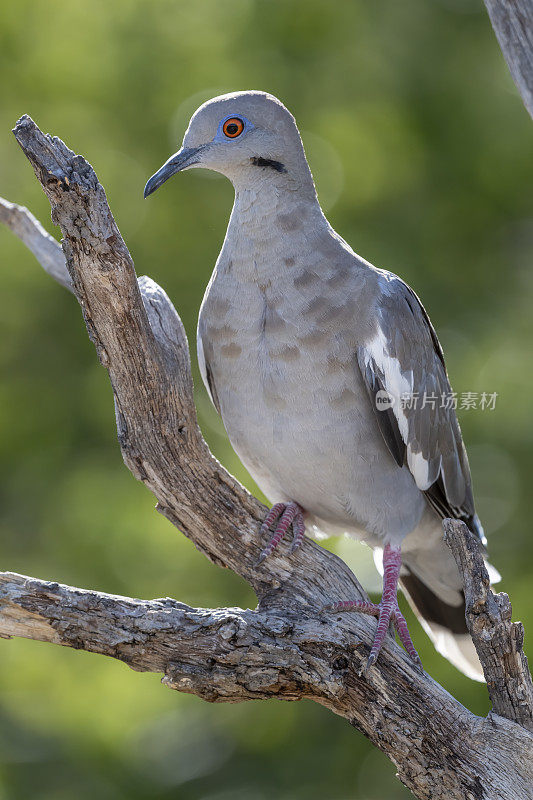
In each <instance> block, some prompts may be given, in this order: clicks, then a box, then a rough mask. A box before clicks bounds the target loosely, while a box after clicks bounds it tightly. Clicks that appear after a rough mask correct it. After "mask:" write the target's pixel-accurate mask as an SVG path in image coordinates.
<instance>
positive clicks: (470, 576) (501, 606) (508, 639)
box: [444, 519, 533, 731]
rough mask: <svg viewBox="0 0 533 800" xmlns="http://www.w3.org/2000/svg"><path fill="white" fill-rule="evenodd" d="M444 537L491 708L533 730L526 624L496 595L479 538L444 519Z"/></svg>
mask: <svg viewBox="0 0 533 800" xmlns="http://www.w3.org/2000/svg"><path fill="white" fill-rule="evenodd" d="M444 531H445V538H446V542H447V544H448V545H449V547H450V548H451V551H452V553H453V555H454V558H455V561H456V562H457V566H458V567H459V571H460V572H461V575H463V580H464V592H465V601H466V622H467V625H468V630H469V632H470V635H471V636H472V640H473V642H474V645H475V647H476V650H477V654H478V656H479V660H480V661H481V664H482V666H483V672H484V675H485V679H486V681H487V688H488V690H489V695H490V699H491V701H492V707H493V708H494V711H495V712H496V713H497V714H501V715H502V717H506V718H507V719H512V720H514V721H515V722H518V724H519V725H523V726H524V728H527V729H528V730H530V731H533V684H532V682H531V675H530V673H529V667H528V663H527V658H526V656H525V654H524V651H523V649H522V647H523V645H524V628H523V626H522V623H521V622H512V621H511V615H512V613H513V609H512V607H511V603H510V601H509V597H508V595H506V594H504V593H503V592H501V593H500V594H495V593H494V592H493V591H492V589H491V587H490V579H489V575H488V572H487V568H486V567H485V563H484V561H483V556H482V555H481V551H480V547H479V541H478V540H477V539H476V538H475V537H474V535H473V534H472V533H471V532H470V531H469V530H468V528H467V526H466V525H465V524H464V522H460V521H459V520H454V519H446V520H444Z"/></svg>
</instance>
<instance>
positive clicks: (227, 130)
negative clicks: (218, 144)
mask: <svg viewBox="0 0 533 800" xmlns="http://www.w3.org/2000/svg"><path fill="white" fill-rule="evenodd" d="M222 130H223V131H224V134H225V136H227V137H228V138H229V139H236V138H237V136H240V135H241V133H242V132H243V130H244V122H243V121H242V119H239V117H230V119H227V120H226V121H225V123H224V125H223V126H222Z"/></svg>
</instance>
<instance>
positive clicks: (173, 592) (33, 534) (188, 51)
mask: <svg viewBox="0 0 533 800" xmlns="http://www.w3.org/2000/svg"><path fill="white" fill-rule="evenodd" d="M0 69H1V73H0V97H1V103H0V194H1V195H3V196H4V197H6V198H8V199H9V200H12V201H15V202H18V203H22V204H24V205H26V206H28V208H30V209H31V210H32V211H33V213H34V214H35V215H36V216H37V217H38V218H39V219H40V220H41V221H42V222H43V224H45V225H46V227H47V228H48V229H49V230H50V232H52V233H53V234H54V235H56V236H59V232H58V231H57V230H56V229H54V227H53V226H52V224H51V223H50V213H49V206H48V203H47V201H46V198H45V197H44V195H43V194H42V192H41V190H40V187H39V186H38V184H37V182H36V181H35V179H34V177H33V174H32V172H31V168H30V167H29V165H28V163H27V162H26V160H25V159H24V157H23V155H22V154H21V152H20V151H19V149H18V147H17V145H16V142H15V141H14V139H13V137H12V136H11V134H10V129H11V128H12V126H13V124H14V122H15V121H16V119H17V118H18V117H19V116H20V115H21V114H23V113H28V114H30V115H31V116H32V117H33V118H34V119H35V120H36V122H37V123H38V124H39V125H40V127H41V128H43V129H44V130H46V131H50V132H51V133H54V134H56V135H58V136H60V137H61V138H62V139H64V140H65V142H66V143H67V144H68V145H69V146H70V147H71V148H72V149H74V150H75V151H76V152H79V153H82V154H83V155H85V156H86V157H87V158H88V159H89V161H90V162H91V163H92V164H93V166H94V168H95V169H96V171H97V173H98V175H99V178H100V180H101V181H102V183H103V184H104V186H105V188H106V191H107V194H108V197H109V200H110V203H111V207H112V209H113V212H114V214H115V216H116V219H117V222H118V224H119V226H120V228H121V231H122V234H123V235H124V237H125V239H126V241H127V243H128V246H129V248H130V251H131V253H132V255H133V257H134V259H135V262H136V266H137V271H138V273H139V274H142V273H147V274H149V275H150V276H151V277H153V278H154V279H155V280H156V281H158V282H159V283H160V284H161V285H162V286H163V287H164V288H165V289H166V290H167V292H168V293H169V295H170V296H171V298H172V299H173V300H174V302H175V304H176V306H177V308H178V310H179V312H180V314H181V316H182V318H183V321H184V323H185V326H186V328H187V331H188V334H189V338H190V341H191V344H192V345H193V346H192V348H191V349H192V350H193V351H194V344H193V343H194V339H195V322H196V316H197V311H198V307H199V305H200V302H201V298H202V294H203V291H204V287H205V285H206V283H207V281H208V279H209V276H210V272H211V269H212V266H213V264H214V262H215V259H216V256H217V253H218V250H219V248H220V244H221V241H222V239H223V236H224V231H225V226H226V222H227V218H228V216H229V211H230V208H231V202H232V189H231V186H230V185H229V184H228V183H227V182H226V181H224V180H223V179H220V178H216V177H212V176H208V175H206V174H204V173H200V172H199V171H193V172H192V173H187V174H183V175H181V176H179V177H178V178H176V179H174V180H173V181H171V182H170V183H169V184H167V185H166V186H165V187H164V188H163V189H162V190H160V191H159V192H158V193H157V194H156V195H155V196H154V197H153V198H150V200H149V201H148V202H144V201H143V199H142V189H143V186H144V182H145V180H146V179H147V178H148V177H149V175H150V174H151V173H153V172H154V171H155V170H156V169H157V168H158V167H159V166H160V164H161V163H162V162H163V161H164V160H165V159H166V158H167V157H168V156H169V155H170V154H171V153H172V152H174V151H175V150H176V149H177V148H178V146H179V144H180V141H181V137H182V135H183V131H184V129H185V127H186V124H187V122H188V118H189V116H190V114H191V113H192V112H193V111H194V110H195V108H196V107H197V105H199V104H200V102H203V100H205V99H207V98H208V97H210V96H213V95H215V94H219V93H221V92H225V91H231V90H235V89H249V88H258V89H265V90H268V91H270V92H272V93H274V94H276V95H277V96H279V97H280V98H281V99H282V100H283V101H284V102H285V103H286V105H287V106H288V107H289V108H290V109H291V110H292V111H293V113H294V114H295V116H296V118H297V120H298V122H299V125H300V128H301V130H302V134H303V138H304V143H305V145H306V148H307V151H308V155H309V160H310V162H311V167H312V169H313V171H314V174H315V178H316V181H317V186H318V190H319V194H320V197H321V199H322V200H323V205H324V207H325V209H326V212H327V213H328V216H329V218H330V220H331V222H332V224H333V226H334V227H335V228H336V229H337V230H338V231H339V232H340V233H341V234H342V235H343V236H344V237H345V238H346V239H347V240H348V241H349V242H350V243H351V244H352V246H353V247H354V249H356V250H357V251H358V252H359V253H360V254H361V255H363V256H364V257H366V258H368V259H369V260H370V261H372V262H373V263H375V264H376V265H378V266H383V267H386V268H388V269H391V270H393V271H395V272H397V273H398V274H400V275H401V276H402V277H403V278H405V279H406V280H407V281H408V282H409V283H410V284H411V285H412V286H413V288H414V289H415V290H416V291H417V292H418V294H419V295H420V296H421V297H422V299H423V301H424V302H425V305H426V307H427V308H428V311H429V312H430V314H431V316H432V319H433V322H434V323H435V325H436V327H437V330H438V332H439V335H440V337H441V340H442V343H443V345H444V349H445V352H446V355H447V361H448V368H449V372H450V375H451V378H452V383H453V385H454V388H455V389H456V390H457V391H458V392H463V391H473V392H482V391H487V392H498V400H497V403H496V408H495V410H494V411H479V410H478V411H472V410H471V411H464V412H462V413H460V419H461V424H462V427H463V433H464V436H465V439H466V442H467V445H468V449H469V454H470V460H471V465H472V470H473V475H474V482H475V489H476V497H477V503H478V507H479V512H480V516H481V518H482V520H483V522H484V524H485V527H486V530H487V533H488V536H489V546H490V551H491V556H492V560H493V561H494V563H495V564H496V565H497V566H498V568H499V569H500V571H501V572H502V574H503V577H504V580H503V583H502V587H503V588H504V589H505V590H507V591H509V592H510V594H511V599H512V601H513V607H514V615H515V618H517V619H522V620H523V621H524V623H525V625H526V633H528V634H529V637H531V636H533V612H532V610H531V605H530V596H531V595H530V584H531V577H530V576H531V571H532V563H533V541H532V538H531V532H530V525H529V520H528V507H527V495H528V494H529V491H530V490H528V488H527V487H528V486H529V480H530V474H531V458H532V456H531V451H532V444H533V442H532V426H531V422H530V405H531V403H530V398H529V392H532V391H533V379H532V378H531V371H530V366H531V359H530V342H531V334H532V328H531V306H532V301H533V273H532V271H531V254H532V251H533V224H532V219H531V214H532V202H531V184H532V180H533V158H532V156H533V152H532V141H531V120H530V119H529V118H528V116H527V114H526V112H525V110H524V108H523V106H522V104H521V101H520V99H519V97H518V95H517V92H516V90H515V88H514V85H513V84H512V82H511V79H510V77H509V75H508V73H507V70H506V67H505V64H504V62H503V59H502V56H501V53H500V50H499V48H498V45H497V42H496V39H495V37H494V35H493V32H492V30H491V28H490V24H489V21H488V18H487V16H486V14H485V11H484V8H483V4H482V3H481V0H404V2H401V3H398V2H397V0H379V2H370V3H369V2H365V0H352V1H351V2H348V1H346V2H340V0H334V2H326V0H197V2H194V3H193V2H190V1H189V2H184V0H174V2H171V0H114V2H103V0H93V1H92V2H91V3H87V2H82V0H68V2H67V1H66V0H63V1H61V0H47V2H44V0H41V1H39V0H4V2H3V3H2V4H1V7H0ZM0 248H1V250H0V253H1V268H2V292H1V295H0V304H1V312H0V319H1V320H2V335H1V336H0V362H1V370H2V381H1V384H0V429H1V430H0V453H1V458H0V464H1V467H0V469H1V480H0V495H1V513H0V526H1V529H0V535H1V543H2V552H3V561H2V568H3V569H6V570H13V571H17V572H21V573H24V574H28V575H35V576H38V577H41V578H47V579H51V580H58V581H61V582H64V583H71V584H74V585H79V586H83V587H87V588H94V589H100V590H103V591H107V592H112V593H116V594H127V595H132V596H139V597H160V596H173V597H177V598H178V599H180V600H182V601H184V602H187V603H190V604H191V605H198V606H217V605H242V606H248V605H250V606H253V604H254V598H253V596H252V594H251V592H250V590H249V588H248V587H247V586H245V585H244V584H243V582H242V581H241V580H240V579H239V578H237V577H236V576H234V575H232V574H230V573H228V572H226V571H223V570H220V569H217V568H216V567H214V566H213V565H211V564H210V563H208V562H207V560H206V559H205V558H204V557H203V556H201V555H200V554H199V553H198V552H197V551H196V550H195V549H194V547H193V546H192V545H191V543H190V542H188V541H187V540H186V539H185V538H184V537H183V536H181V535H180V534H179V533H178V532H177V531H176V530H175V529H173V528H172V526H171V525H170V523H168V522H167V521H166V520H165V519H163V518H162V517H160V516H159V515H158V514H157V513H155V511H154V498H153V497H152V496H151V495H150V494H149V492H148V491H147V490H146V489H145V488H144V487H143V486H142V485H141V484H139V483H136V482H135V481H134V479H133V478H132V477H131V475H130V474H129V473H128V471H127V470H126V469H125V468H124V466H123V464H122V461H121V456H120V452H119V449H118V446H117V442H116V435H115V428H114V415H113V405H112V397H111V392H110V389H109V385H108V380H107V376H106V374H105V371H104V370H103V369H101V368H100V367H99V366H98V365H97V362H96V358H95V354H94V350H93V347H92V345H91V344H90V342H89V340H88V338H87V335H86V332H85V328H84V326H83V322H82V319H81V315H80V312H79V308H78V306H77V304H76V302H75V301H74V300H73V298H72V297H71V296H70V295H69V294H68V293H67V292H66V291H64V290H62V289H61V288H60V287H59V286H57V285H56V284H54V282H53V281H52V280H51V279H50V278H49V277H48V276H46V275H45V274H44V273H43V271H42V270H41V269H40V267H39V266H38V265H37V264H36V262H35V260H34V259H33V257H32V256H31V254H30V253H29V252H27V251H26V250H25V249H24V248H23V246H22V245H21V244H20V243H19V242H18V241H17V240H16V239H15V238H14V237H13V236H12V235H11V234H10V233H9V232H8V231H6V230H0ZM194 370H195V378H196V385H197V388H196V394H197V402H198V407H199V413H200V420H201V423H202V427H203V430H204V432H205V435H206V437H207V439H208V441H209V443H210V445H211V447H212V449H213V450H214V452H215V453H216V455H217V456H218V457H219V458H220V459H221V460H222V461H223V463H224V464H225V465H226V466H227V467H228V468H229V469H230V470H231V471H232V472H233V473H234V474H236V475H237V476H238V477H239V478H240V479H241V480H243V481H244V482H245V483H248V485H249V486H251V482H250V481H249V478H248V477H247V476H246V474H245V472H244V470H243V468H242V467H241V466H240V464H239V462H238V460H237V458H236V456H235V455H234V454H233V452H232V450H231V448H230V447H229V444H228V443H227V441H226V438H225V436H224V432H223V430H222V427H221V425H220V422H219V421H218V419H217V417H216V414H215V413H214V411H213V410H212V409H211V407H210V405H209V401H208V400H207V397H206V394H205V392H204V390H203V387H201V386H200V381H199V380H198V372H197V368H196V362H195V363H194ZM326 546H328V547H332V548H335V549H336V550H337V551H338V552H339V553H341V555H342V556H343V557H344V558H345V559H346V560H347V561H348V562H349V563H350V565H352V566H353V567H354V569H355V570H356V571H357V572H358V574H360V575H361V576H362V577H363V579H364V580H365V581H366V583H367V585H368V586H369V588H370V589H371V590H373V591H375V590H376V589H378V588H379V581H377V580H376V577H375V574H374V573H373V568H372V566H371V563H370V561H371V559H370V556H369V552H368V551H367V550H365V549H364V548H363V547H362V546H360V545H358V544H356V543H355V542H350V541H344V540H337V541H329V542H326ZM409 619H410V624H411V630H412V632H413V635H414V637H415V641H416V643H417V645H418V646H419V650H420V653H421V655H422V659H423V662H424V664H425V666H426V668H427V669H428V671H429V672H430V673H431V674H432V675H433V676H434V677H435V678H436V679H437V680H439V681H440V682H441V683H443V684H444V685H445V686H446V687H447V688H448V689H449V690H450V691H451V692H452V693H453V694H455V695H456V696H457V697H458V698H460V699H461V701H462V702H464V703H465V704H466V705H467V706H468V707H469V708H471V709H472V710H473V711H475V712H476V713H480V714H485V713H486V712H487V710H488V702H487V697H486V690H485V687H484V686H482V685H479V684H475V683H472V682H471V681H469V680H467V679H466V678H464V677H463V676H462V675H460V674H459V673H458V672H456V671H455V670H454V669H453V668H452V667H451V666H449V665H448V664H447V662H446V661H444V659H442V658H441V657H440V656H438V655H437V654H436V653H435V652H434V650H433V649H432V647H431V645H430V643H429V642H428V640H427V639H426V637H425V635H424V633H423V632H422V630H421V629H420V627H419V626H418V624H417V623H416V622H415V620H414V619H413V618H412V616H411V617H410V618H409ZM0 649H1V659H0V800H18V799H19V798H27V797H31V798H35V799H36V800H67V798H68V799H69V800H70V798H72V797H76V798H80V800H86V799H87V800H88V799H89V798H93V797H98V798H102V800H108V799H109V800H121V798H128V800H167V798H168V799H170V798H179V800H267V799H268V798H274V797H275V798H280V800H300V798H301V799H302V800H303V798H305V800H319V798H320V800H324V799H325V800H348V799H349V798H356V800H385V799H386V800H395V798H404V797H407V796H409V795H408V793H407V791H406V790H405V789H404V788H403V787H402V786H401V785H400V784H399V782H398V781H397V780H395V778H394V769H393V767H392V765H390V764H389V762H387V760H386V759H385V758H384V757H383V756H381V755H380V754H379V753H378V752H377V751H375V750H374V749H373V748H372V747H371V746H370V745H369V744H368V742H367V741H366V740H365V739H364V738H363V737H362V736H361V735H360V734H358V733H357V732H355V731H354V730H353V729H352V728H350V726H349V725H348V724H347V723H346V722H344V721H343V720H341V719H339V718H335V717H334V716H333V715H331V714H330V713H328V712H327V711H325V710H324V709H322V708H320V707H318V706H315V705H312V704H309V703H304V702H302V703H293V704H288V703H285V704H281V703H275V702H271V703H254V704H246V705H241V706H223V705H217V706H210V705H206V704H204V703H202V702H201V701H200V700H198V699H196V698H194V697H189V696H182V695H179V694H177V693H175V692H174V693H171V692H170V691H168V690H166V689H164V688H163V687H161V686H160V684H159V678H158V676H156V675H141V674H138V673H134V672H131V671H130V670H128V669H127V667H125V666H124V665H122V664H120V663H118V662H114V661H111V660H108V659H105V658H103V657H99V656H91V655H88V654H85V653H80V652H75V651H71V650H67V649H60V648H57V647H53V646H49V645H44V644H39V643H34V642H26V641H22V640H13V641H9V642H7V641H6V642H2V643H1V648H0Z"/></svg>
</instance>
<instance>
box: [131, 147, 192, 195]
mask: <svg viewBox="0 0 533 800" xmlns="http://www.w3.org/2000/svg"><path fill="white" fill-rule="evenodd" d="M201 150H203V146H200V147H182V148H181V150H178V152H177V153H174V155H173V156H171V157H170V158H169V159H168V161H165V163H164V164H163V166H162V167H161V169H158V170H157V172H156V173H155V174H154V175H152V177H151V178H150V180H149V181H148V183H147V184H146V186H145V187H144V197H148V195H149V194H152V192H155V190H156V189H159V187H160V186H161V185H162V184H163V183H164V182H165V181H168V179H169V178H171V177H172V176H173V175H175V174H176V172H181V171H182V170H184V169H187V168H188V167H192V165H193V164H198V162H199V160H200V159H199V157H198V154H199V153H200V151H201Z"/></svg>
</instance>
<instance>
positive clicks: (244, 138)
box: [144, 91, 312, 197]
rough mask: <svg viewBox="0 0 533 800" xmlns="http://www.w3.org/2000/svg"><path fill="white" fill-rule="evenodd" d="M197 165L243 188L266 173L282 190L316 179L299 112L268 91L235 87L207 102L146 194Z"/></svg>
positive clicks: (147, 188)
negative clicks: (298, 121) (302, 136)
mask: <svg viewBox="0 0 533 800" xmlns="http://www.w3.org/2000/svg"><path fill="white" fill-rule="evenodd" d="M192 167H203V168H205V169H211V170H214V171H215V172H220V173H222V174H223V175H226V177H228V178H229V179H230V180H231V181H232V183H233V184H234V186H236V187H237V188H247V187H250V186H253V185H254V184H255V183H256V182H257V180H258V178H259V177H260V176H261V177H262V178H263V179H264V178H268V179H269V180H272V181H275V182H276V184H278V186H279V188H280V189H281V188H282V187H283V186H284V185H285V186H287V188H288V187H289V186H291V188H296V187H297V186H298V185H305V184H309V181H310V182H311V184H312V178H311V174H310V172H309V167H308V166H307V161H306V158H305V154H304V150H303V146H302V141H301V139H300V134H299V133H298V128H297V127H296V123H295V121H294V117H293V116H292V114H291V113H290V112H289V111H287V109H286V108H285V106H284V105H283V103H281V102H280V101H279V100H277V99H276V98H275V97H274V96H273V95H271V94H267V93H266V92H256V91H253V92H252V91H251V92H233V93H231V94H224V95H221V96H220V97H215V98H213V100H209V101H208V102H207V103H204V104H203V105H201V106H200V108H199V109H198V110H197V111H195V113H194V114H193V116H192V118H191V121H190V123H189V127H188V128H187V130H186V131H185V136H184V137H183V144H182V146H181V148H180V150H178V152H177V153H175V154H174V155H173V156H171V157H170V158H169V159H168V161H166V162H165V164H163V166H162V167H161V169H159V170H158V171H157V172H156V173H155V175H152V177H151V178H150V180H149V181H148V183H147V184H146V186H145V189H144V196H145V197H148V195H149V194H152V192H155V190H156V189H158V188H159V187H160V186H161V184H162V183H164V182H165V181H166V180H168V178H170V177H171V176H172V175H174V174H175V173H176V172H181V171H183V170H185V169H191V168H192Z"/></svg>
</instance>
